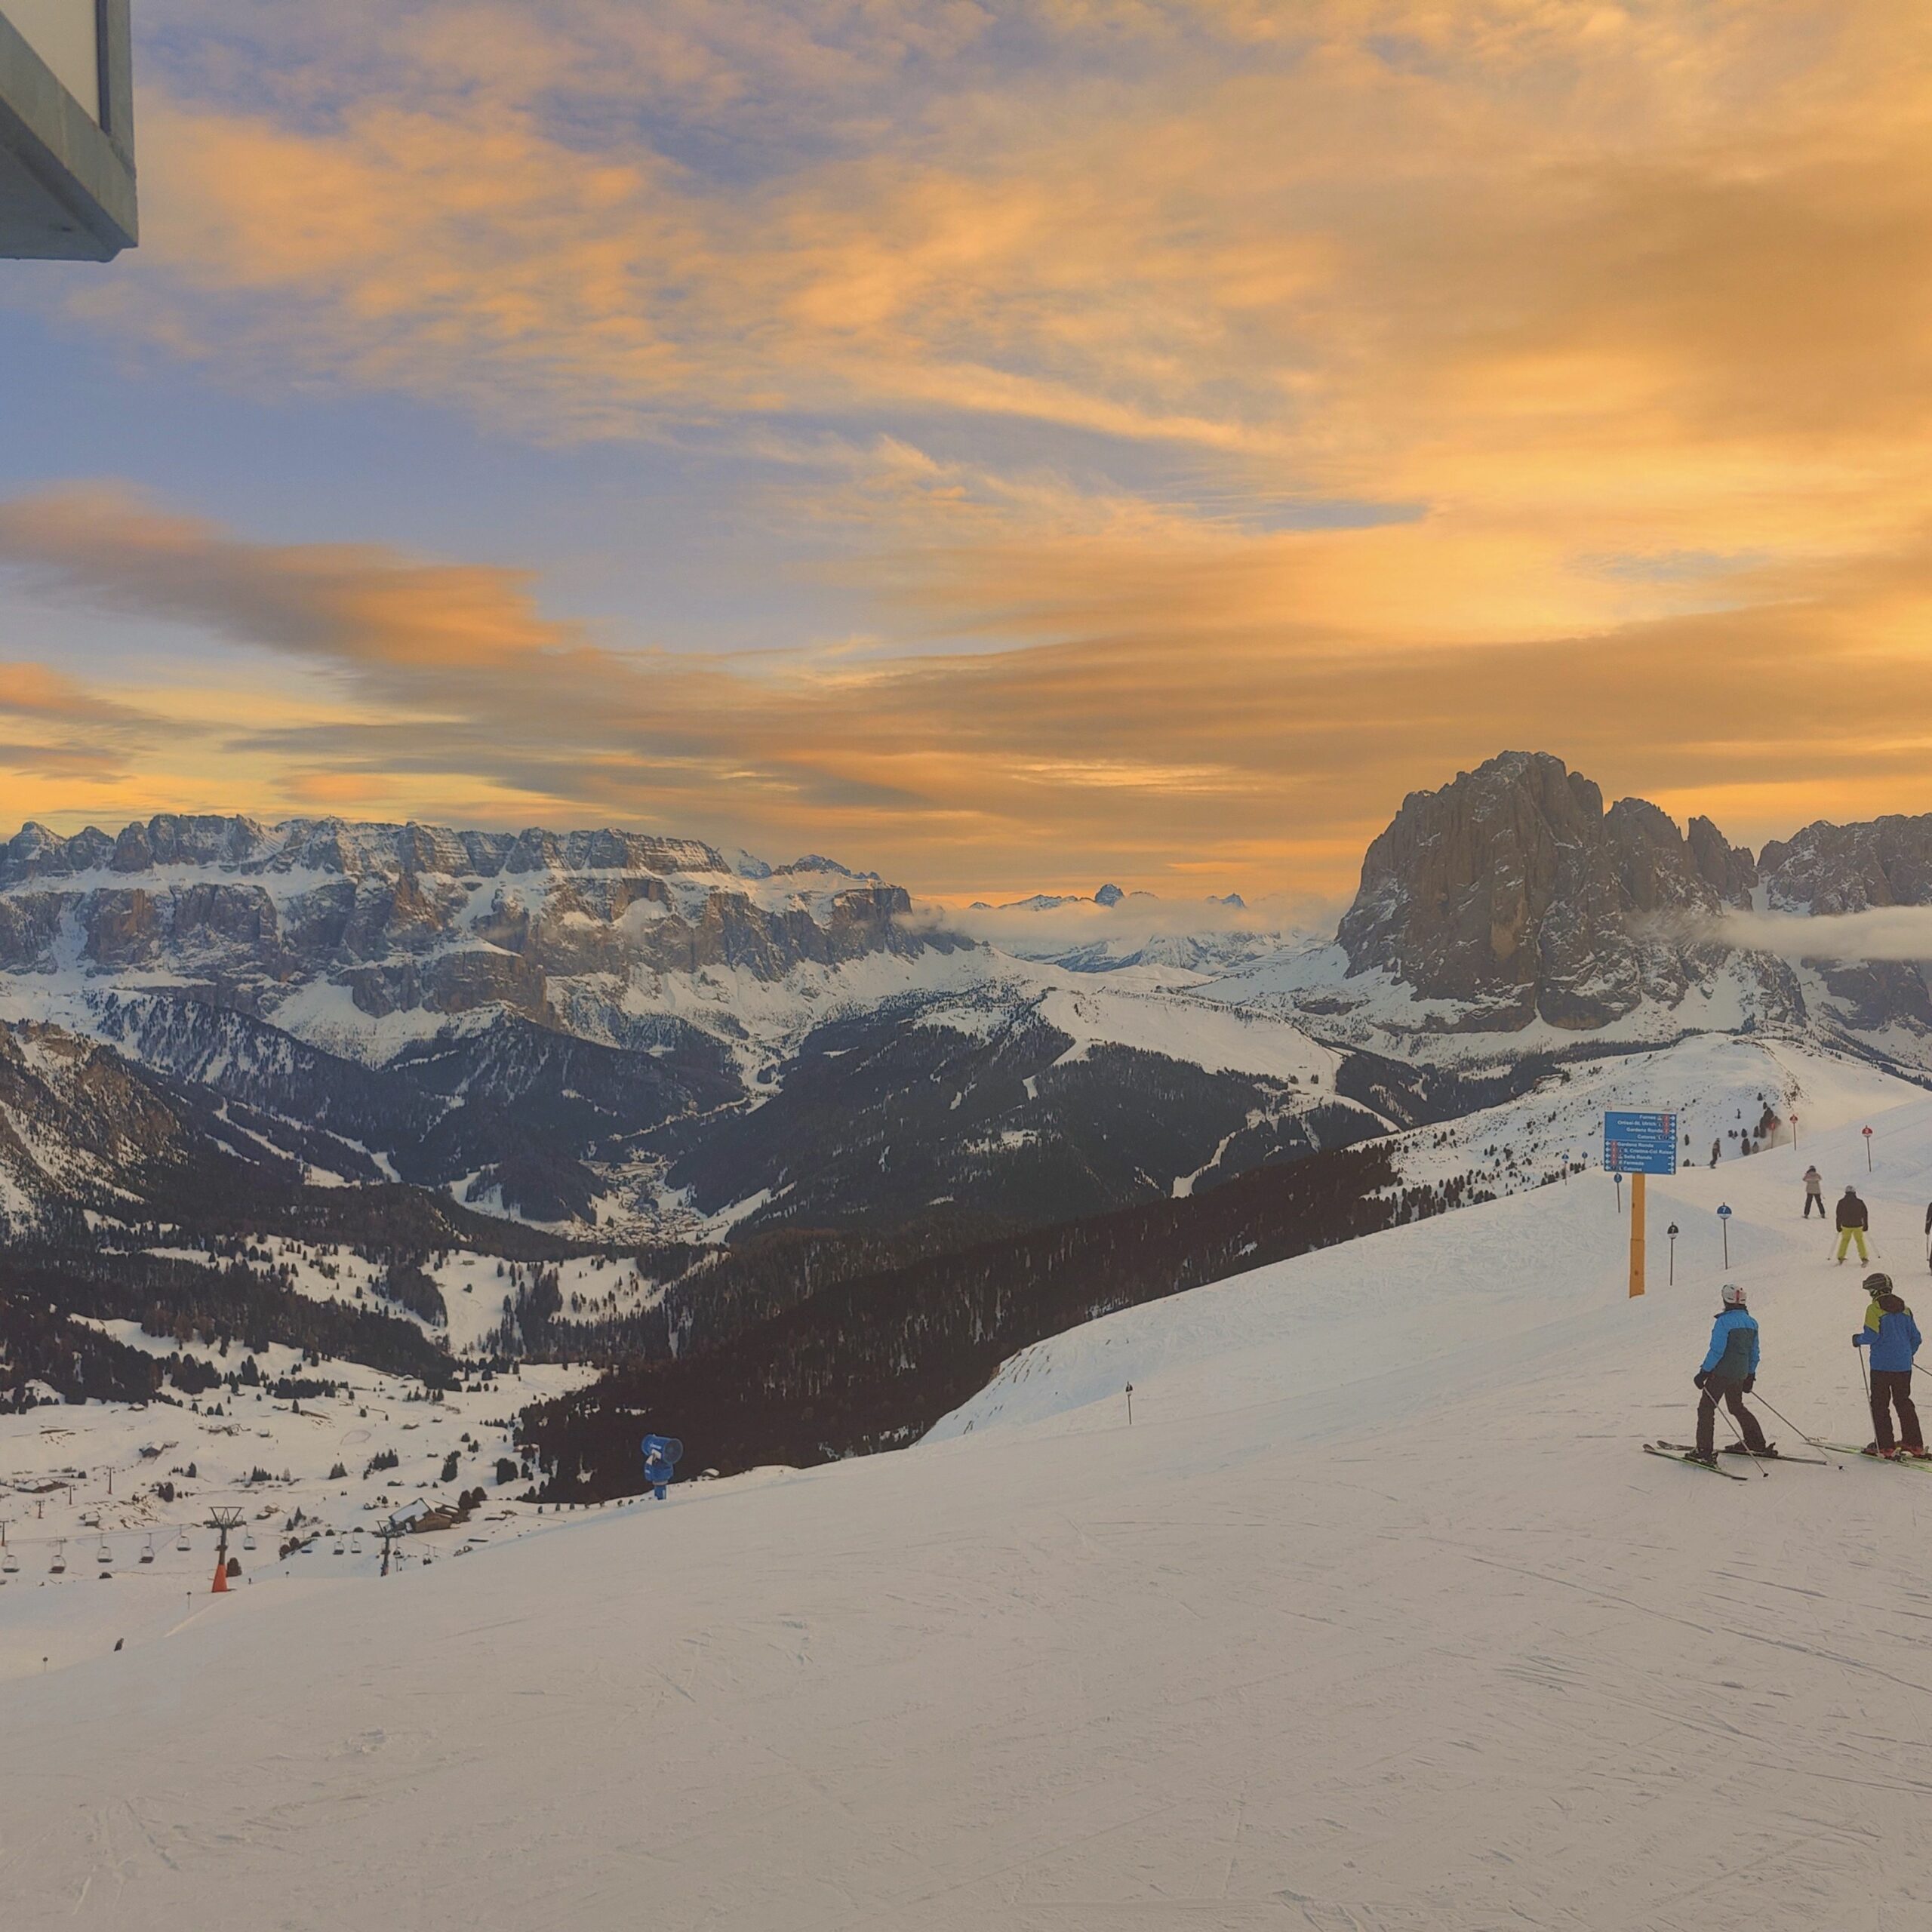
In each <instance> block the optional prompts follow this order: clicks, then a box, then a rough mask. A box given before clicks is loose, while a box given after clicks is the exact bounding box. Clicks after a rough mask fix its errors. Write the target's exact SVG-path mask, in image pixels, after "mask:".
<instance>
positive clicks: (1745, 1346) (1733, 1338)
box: [1699, 1308, 1758, 1382]
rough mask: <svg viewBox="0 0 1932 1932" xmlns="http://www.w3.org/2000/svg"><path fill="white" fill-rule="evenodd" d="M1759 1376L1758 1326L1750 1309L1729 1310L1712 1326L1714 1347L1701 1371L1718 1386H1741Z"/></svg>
mask: <svg viewBox="0 0 1932 1932" xmlns="http://www.w3.org/2000/svg"><path fill="white" fill-rule="evenodd" d="M1757 1372H1758V1324H1757V1323H1756V1322H1755V1321H1753V1320H1752V1318H1751V1311H1750V1310H1749V1309H1747V1308H1727V1309H1724V1312H1722V1313H1721V1315H1719V1316H1718V1318H1717V1319H1716V1321H1714V1322H1712V1324H1711V1346H1710V1347H1709V1349H1708V1350H1706V1353H1705V1355H1704V1365H1703V1368H1702V1369H1701V1370H1700V1371H1699V1373H1700V1374H1704V1375H1708V1376H1709V1377H1712V1379H1713V1380H1716V1381H1718V1382H1742V1381H1743V1380H1744V1378H1745V1377H1746V1376H1747V1375H1755V1374H1757Z"/></svg>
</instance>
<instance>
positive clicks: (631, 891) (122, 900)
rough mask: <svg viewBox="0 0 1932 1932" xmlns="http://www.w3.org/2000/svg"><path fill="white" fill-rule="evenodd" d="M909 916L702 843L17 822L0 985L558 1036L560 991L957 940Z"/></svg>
mask: <svg viewBox="0 0 1932 1932" xmlns="http://www.w3.org/2000/svg"><path fill="white" fill-rule="evenodd" d="M910 909H911V901H910V900H909V898H908V897H907V896H906V894H905V893H904V892H903V891H901V890H900V888H898V887H897V886H890V885H886V884H883V883H881V882H880V881H878V880H877V879H876V878H873V877H872V875H865V874H859V873H854V872H851V871H849V870H848V869H846V868H845V867H844V866H839V865H837V864H835V863H834V862H832V860H820V859H801V860H798V861H796V862H795V863H793V864H792V865H790V866H785V867H783V868H780V869H778V870H776V871H774V869H773V868H771V867H770V866H762V865H760V864H757V863H753V862H751V861H749V860H742V859H741V860H739V861H737V864H736V869H730V868H728V866H727V864H726V862H725V860H724V858H723V857H721V854H719V853H718V851H716V850H715V848H713V847H712V846H709V845H707V844H703V843H701V842H700V841H697V840H695V839H681V838H659V837H654V836H651V835H646V834H643V833H638V832H625V831H622V830H619V829H614V828H608V827H607V828H604V829H595V830H589V831H577V832H549V831H546V830H544V829H542V828H541V827H532V828H531V829H527V830H525V831H523V832H515V833H512V832H478V831H459V830H453V829H451V828H449V827H447V826H426V825H419V824H414V823H411V824H408V825H388V824H359V823H353V822H352V821H349V820H341V819H295V820H290V821H288V823H285V824H282V825H278V826H263V825H262V824H260V823H257V821H256V820H253V819H250V818H246V817H221V816H216V815H196V816H184V815H170V814H158V815H157V816H156V817H153V818H151V819H149V820H146V821H144V822H143V823H137V824H134V825H130V826H126V827H125V828H124V829H122V831H121V832H120V833H119V834H118V835H115V836H112V837H110V836H109V835H108V834H107V833H106V832H100V831H98V830H93V829H90V830H88V831H85V832H78V833H76V834H75V835H74V836H72V838H61V837H60V836H59V835H57V834H56V833H54V832H50V831H49V830H48V829H47V828H46V827H45V826H42V825H38V824H29V825H27V826H24V827H23V828H22V829H21V830H20V832H19V833H18V834H17V835H16V836H15V837H14V838H12V839H11V840H10V841H8V842H7V844H5V847H4V848H0V971H7V972H14V973H29V974H54V973H71V972H72V971H74V970H75V969H76V968H78V970H79V971H82V973H84V974H88V975H89V976H90V977H94V976H102V975H106V976H112V975H114V974H120V973H123V972H129V971H140V972H145V973H155V972H159V973H162V974H169V975H172V976H174V977H175V978H176V979H177V980H178V981H180V983H183V984H187V985H192V986H200V987H201V988H202V989H204V991H205V992H208V994H209V995H211V996H212V997H215V998H219V999H220V1001H222V1002H223V1004H229V1005H232V1006H234V1007H235V1008H238V1009H240V1010H242V1011H248V1012H251V1013H263V1012H272V1011H273V1009H274V1008H275V1005H276V1004H277V1003H278V1001H279V1000H280V999H281V998H283V997H285V995H287V993H288V992H290V991H291V990H292V989H295V988H297V987H299V986H300V985H302V984H303V983H305V982H307V981H310V980H318V979H320V980H328V981H331V982H332V983H334V984H335V985H337V986H340V987H342V988H343V989H344V990H345V991H346V993H347V994H348V995H349V1001H350V1002H351V1003H352V1005H353V1007H354V1008H355V1010H357V1011H360V1012H361V1013H362V1014H366V1015H368V1016H369V1017H371V1018H381V1017H386V1016H388V1015H390V1014H395V1013H398V1012H401V1011H410V1010H413V1009H418V1008H420V1009H422V1010H424V1011H429V1012H432V1013H438V1014H467V1013H472V1012H475V1011H477V1010H478V1008H483V1007H488V1006H492V1005H500V1006H502V1007H503V1008H506V1009H507V1010H508V1011H511V1012H514V1013H516V1014H522V1015H524V1016H526V1017H529V1018H531V1019H534V1020H540V1021H547V1022H549V1023H558V1024H565V1023H567V1022H565V1021H564V1020H561V1017H559V1016H560V1014H561V1012H562V1011H564V1010H565V1009H568V1011H571V1012H572V1013H580V1012H582V1011H583V1010H584V1009H585V1007H586V1001H585V999H584V998H583V996H582V995H580V994H574V995H573V996H572V997H571V998H568V999H560V1001H558V1005H557V1006H556V1008H554V1009H553V1008H552V992H553V990H554V989H555V988H556V987H557V986H558V983H561V982H565V981H571V980H581V979H585V978H589V979H594V980H599V981H602V982H608V986H606V988H605V992H604V994H603V995H602V996H601V1003H602V1004H604V1005H605V1007H607V1008H610V1009H611V1011H612V1012H613V1013H614V1011H616V1010H617V1009H618V1008H620V1007H621V1006H622V1004H623V989H624V987H625V986H626V983H628V982H629V980H632V977H634V976H635V975H638V974H643V975H645V976H649V975H652V974H665V973H677V972H688V973H695V972H701V971H705V970H706V969H707V968H722V969H728V970H731V971H743V972H746V973H748V974H750V975H752V977H755V978H758V979H761V980H780V979H783V977H785V976H786V974H789V973H791V972H792V971H795V970H796V969H797V968H799V967H800V966H801V965H805V964H816V965H820V966H836V965H838V964H842V963H844V962H846V961H851V960H854V959H857V958H861V957H863V955H866V954H867V953H869V952H895V953H912V952H920V951H921V950H923V949H925V948H927V947H928V946H935V945H937V946H942V947H948V948H949V947H950V946H952V945H955V944H958V943H964V942H961V941H955V940H952V939H950V938H949V937H946V936H945V935H943V934H934V933H931V932H926V931H913V930H912V929H911V928H909V926H908V925H907V924H906V922H905V915H906V914H907V913H908V912H909V911H910ZM589 1004H592V1005H595V1004H598V1001H590V1002H589Z"/></svg>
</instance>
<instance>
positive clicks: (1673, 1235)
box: [1664, 1221, 1677, 1288]
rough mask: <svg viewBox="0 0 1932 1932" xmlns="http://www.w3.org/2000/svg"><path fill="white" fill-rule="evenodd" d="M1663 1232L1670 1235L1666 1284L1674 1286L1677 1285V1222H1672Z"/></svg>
mask: <svg viewBox="0 0 1932 1932" xmlns="http://www.w3.org/2000/svg"><path fill="white" fill-rule="evenodd" d="M1664 1232H1665V1233H1666V1235H1669V1237H1670V1280H1669V1282H1668V1283H1667V1284H1666V1285H1667V1286H1669V1287H1673V1288H1674V1287H1676V1285H1677V1223H1675V1221H1673V1222H1672V1223H1671V1224H1670V1226H1669V1227H1667V1228H1666V1229H1664Z"/></svg>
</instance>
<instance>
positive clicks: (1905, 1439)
mask: <svg viewBox="0 0 1932 1932" xmlns="http://www.w3.org/2000/svg"><path fill="white" fill-rule="evenodd" d="M1894 1407H1897V1410H1898V1412H1899V1439H1898V1441H1897V1443H1894V1441H1893V1440H1892V1411H1893V1409H1894ZM1872 1434H1873V1438H1874V1439H1875V1441H1877V1443H1878V1447H1880V1448H1881V1449H1891V1448H1896V1447H1900V1446H1903V1447H1905V1448H1907V1449H1923V1448H1924V1447H1925V1438H1924V1435H1921V1433H1920V1432H1919V1427H1918V1411H1917V1410H1916V1409H1915V1408H1914V1407H1912V1371H1911V1370H1910V1369H1909V1368H1875V1369H1874V1370H1873V1371H1872Z"/></svg>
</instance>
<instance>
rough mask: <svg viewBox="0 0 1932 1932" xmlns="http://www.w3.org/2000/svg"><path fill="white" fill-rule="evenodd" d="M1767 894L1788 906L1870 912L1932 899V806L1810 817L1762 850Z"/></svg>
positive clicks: (1760, 862) (1777, 903) (1930, 902)
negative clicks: (1843, 819)
mask: <svg viewBox="0 0 1932 1932" xmlns="http://www.w3.org/2000/svg"><path fill="white" fill-rule="evenodd" d="M1758 872H1759V873H1760V875H1761V877H1762V878H1763V880H1764V887H1765V897H1766V899H1767V902H1768V903H1769V904H1770V905H1771V906H1774V908H1776V909H1777V910H1779V911H1780V912H1814V913H1832V912H1867V911H1869V910H1870V909H1872V908H1873V907H1875V906H1932V814H1924V815H1921V817H1916V818H1907V817H1902V816H1900V815H1898V814H1893V815H1891V816H1889V817H1884V818H1878V819H1871V820H1867V821H1866V822H1865V823H1862V824H1857V825H1829V824H1826V823H1825V822H1824V821H1823V820H1818V821H1817V823H1814V824H1811V825H1807V826H1806V827H1805V828H1804V830H1803V831H1802V832H1799V833H1798V834H1797V835H1795V837H1793V838H1789V839H1786V840H1783V841H1779V840H1775V839H1774V841H1772V842H1771V843H1770V844H1768V845H1767V846H1766V847H1765V848H1764V851H1762V852H1761V854H1759V855H1758Z"/></svg>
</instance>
